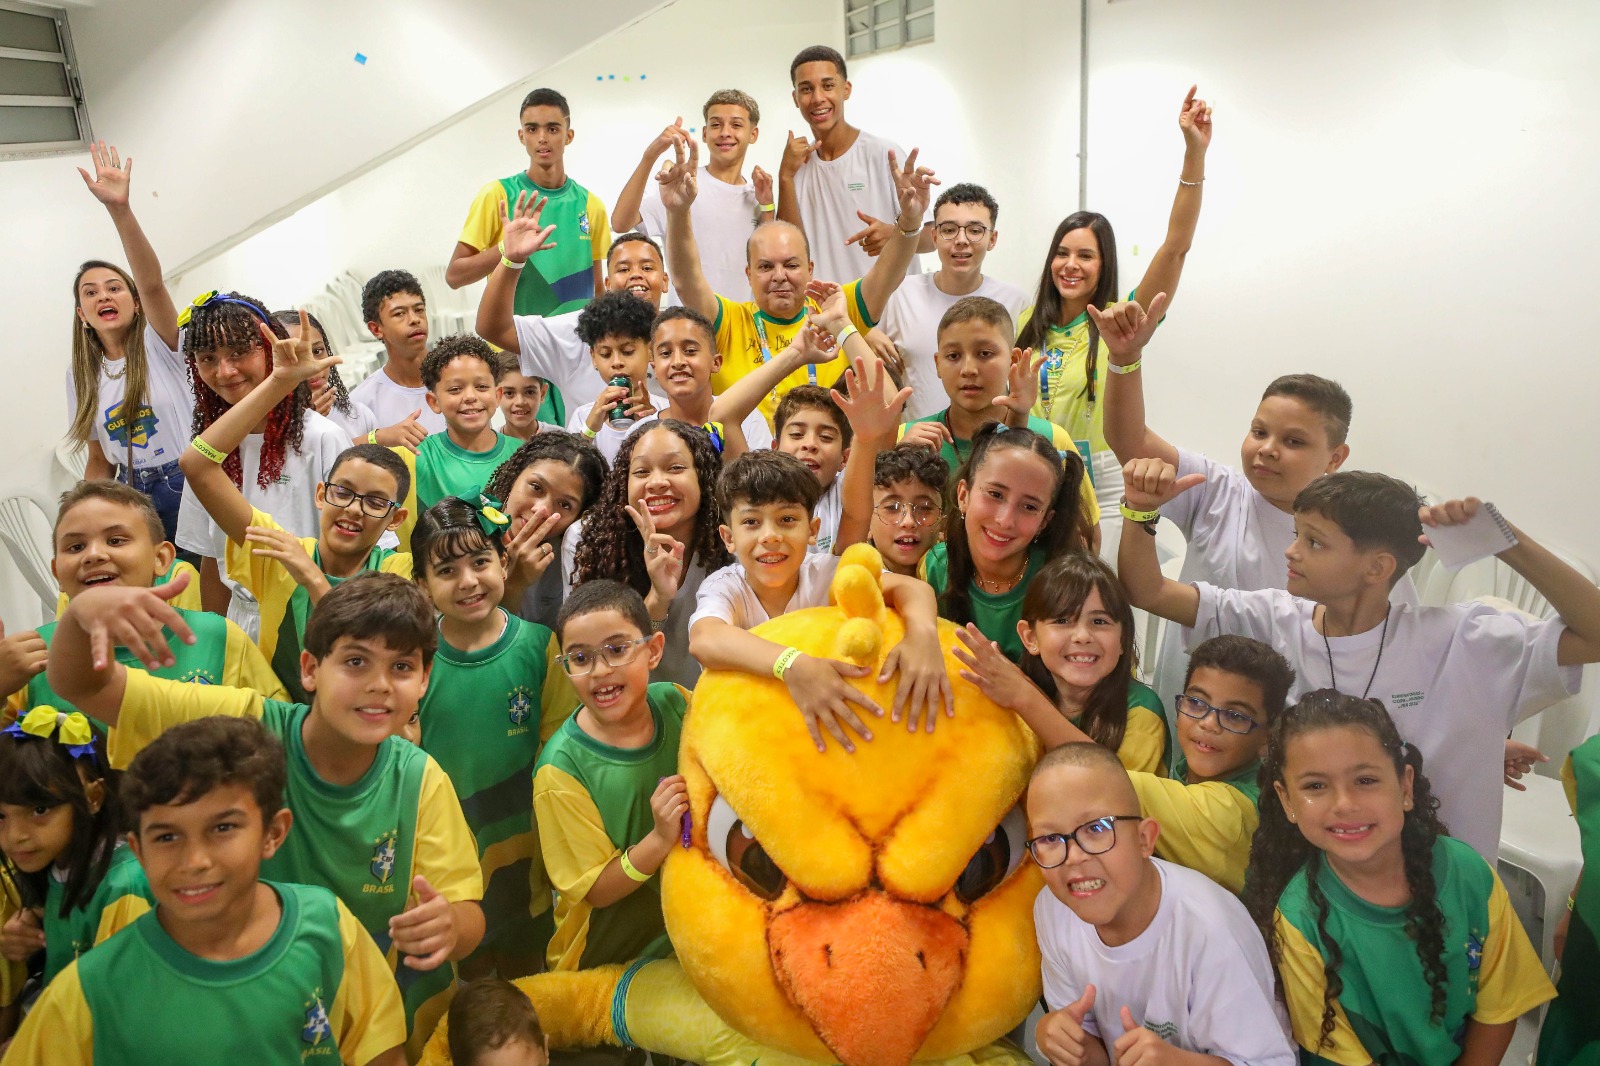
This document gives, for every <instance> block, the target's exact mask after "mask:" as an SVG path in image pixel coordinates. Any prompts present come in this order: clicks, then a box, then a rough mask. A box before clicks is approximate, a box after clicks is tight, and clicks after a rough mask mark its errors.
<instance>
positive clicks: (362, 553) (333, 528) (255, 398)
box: [180, 312, 411, 703]
mask: <svg viewBox="0 0 1600 1066" xmlns="http://www.w3.org/2000/svg"><path fill="white" fill-rule="evenodd" d="M261 336H262V340H263V342H265V343H266V345H267V349H268V351H270V352H271V353H272V369H271V372H270V374H268V376H267V377H266V378H265V379H264V380H263V381H262V382H261V383H260V384H259V385H257V386H256V387H255V388H253V389H251V390H250V392H249V393H248V394H247V395H246V396H244V397H243V398H242V399H240V400H239V401H238V402H237V403H235V404H234V405H233V406H232V407H230V408H228V409H227V410H226V411H224V412H223V413H222V415H221V416H220V417H218V418H217V420H216V421H215V422H212V423H211V424H210V425H209V426H207V427H206V428H205V430H204V432H202V433H201V434H200V435H199V436H198V437H196V438H195V439H194V443H193V444H192V445H190V447H189V448H188V449H187V450H185V451H184V453H183V457H182V459H181V460H180V462H181V464H182V467H183V473H184V477H185V478H186V479H187V482H188V485H189V489H190V491H191V492H193V493H194V495H195V497H196V498H197V499H198V500H199V501H200V504H201V505H202V506H203V507H205V509H206V512H207V513H208V514H209V515H210V516H211V519H212V521H214V522H215V523H216V524H217V526H218V528H219V529H221V530H222V532H223V533H224V534H226V535H227V538H228V544H227V548H226V550H225V561H226V567H227V574H228V578H229V580H231V581H233V582H235V583H237V584H238V585H239V587H241V588H243V589H245V590H247V591H248V592H249V593H250V594H251V595H252V596H254V597H255V599H256V601H257V602H258V603H259V604H260V609H261V635H260V637H259V638H258V641H257V643H259V644H260V646H261V651H262V653H263V654H264V655H266V657H267V659H268V661H269V662H271V664H272V669H273V672H274V673H275V674H277V675H278V679H279V680H280V681H282V682H283V686H284V688H285V689H286V690H288V693H289V699H290V700H292V701H294V702H297V703H305V702H308V701H309V696H310V693H309V692H308V691H307V690H306V688H305V686H304V685H303V684H302V682H301V674H302V670H301V663H300V653H301V651H302V649H303V647H304V643H305V630H306V619H307V618H308V617H309V616H310V614H311V608H312V607H313V606H315V605H316V603H317V602H318V601H319V600H321V599H322V597H323V596H324V595H325V594H326V593H327V592H328V590H329V589H330V588H332V587H333V586H334V585H336V584H338V583H339V582H340V581H342V580H344V579H346V578H349V577H352V576H354V575H356V574H359V573H361V572H362V571H364V570H381V571H385V572H387V573H395V574H399V575H400V576H401V577H405V578H409V577H410V576H411V556H410V555H408V554H406V553H404V552H396V551H393V550H391V549H388V548H380V547H379V546H378V540H379V538H381V537H382V536H383V534H384V533H385V532H387V531H388V530H391V529H394V528H395V527H396V526H399V525H400V524H401V523H402V522H403V521H404V520H405V517H406V511H405V508H404V507H402V506H401V505H400V503H399V502H398V501H401V500H404V499H405V498H406V493H407V491H408V490H409V488H410V487H411V474H410V471H409V470H408V469H407V467H406V464H405V462H404V461H403V460H401V458H400V457H399V456H398V455H397V454H395V452H394V451H392V450H391V449H389V448H385V447H383V446H382V445H380V444H357V445H355V446H354V447H350V448H346V449H345V450H344V451H342V452H340V453H339V456H338V458H336V459H335V460H334V461H333V464H332V466H331V467H329V469H328V472H327V474H326V476H324V478H323V480H322V482H321V483H320V484H318V485H317V489H316V505H317V510H318V511H319V512H320V514H319V516H318V526H317V536H316V537H314V538H313V537H296V536H295V535H294V534H293V533H291V532H289V531H288V530H286V529H284V528H283V527H282V526H280V525H279V524H278V523H277V522H276V521H274V519H273V517H272V516H271V515H269V514H267V513H265V512H263V511H261V510H259V509H257V508H255V507H253V506H251V504H250V501H249V500H247V499H246V498H245V495H244V493H243V492H241V491H240V489H239V486H237V485H235V484H234V483H233V480H232V479H231V478H230V477H229V476H228V474H227V471H226V470H225V469H224V468H223V466H222V462H221V460H222V459H223V458H224V457H226V456H227V455H228V453H230V452H232V451H233V450H234V449H235V448H237V447H239V445H240V443H241V442H242V441H243V440H244V438H245V436H246V435H247V434H249V432H250V430H251V427H252V426H254V425H255V424H256V423H257V422H259V421H260V420H262V419H263V418H266V417H267V413H268V412H269V411H271V410H272V409H273V408H274V407H275V406H276V405H277V404H278V403H279V402H281V401H282V400H283V398H284V397H286V396H289V395H291V394H292V393H294V391H295V390H296V389H297V388H298V387H299V386H300V384H301V383H302V382H305V381H309V380H310V379H311V378H313V377H316V376H318V375H321V374H325V373H326V372H327V370H328V368H329V367H332V366H333V365H335V364H336V363H338V362H339V361H340V360H339V357H338V356H326V357H323V358H317V357H315V356H314V355H313V354H312V347H313V344H314V340H315V337H314V334H313V332H312V331H311V330H310V329H309V328H308V323H307V322H306V319H305V315H304V312H302V314H301V323H300V330H299V334H298V336H296V337H293V338H280V337H277V336H276V335H273V334H270V333H269V332H268V331H267V330H266V329H265V328H263V329H262V330H261Z"/></svg>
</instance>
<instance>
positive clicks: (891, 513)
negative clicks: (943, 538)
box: [872, 500, 944, 526]
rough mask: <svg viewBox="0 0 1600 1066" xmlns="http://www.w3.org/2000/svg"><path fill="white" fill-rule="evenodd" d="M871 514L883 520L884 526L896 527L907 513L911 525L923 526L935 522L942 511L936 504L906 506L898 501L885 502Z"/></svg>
mask: <svg viewBox="0 0 1600 1066" xmlns="http://www.w3.org/2000/svg"><path fill="white" fill-rule="evenodd" d="M872 513H873V514H875V515H877V516H878V517H879V518H880V519H882V520H883V522H884V524H885V525H891V526H897V525H899V524H900V520H901V519H902V518H904V517H905V516H906V515H907V514H908V513H909V514H910V515H911V524H912V525H914V526H925V525H927V524H928V523H930V522H936V521H938V519H939V516H940V515H942V514H943V513H944V510H943V509H942V508H941V507H939V505H938V504H932V503H913V504H909V505H908V504H906V503H904V502H902V501H900V500H885V501H884V502H883V503H880V504H878V506H876V507H874V508H873V509H872Z"/></svg>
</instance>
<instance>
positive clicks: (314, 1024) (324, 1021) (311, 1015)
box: [300, 996, 333, 1045]
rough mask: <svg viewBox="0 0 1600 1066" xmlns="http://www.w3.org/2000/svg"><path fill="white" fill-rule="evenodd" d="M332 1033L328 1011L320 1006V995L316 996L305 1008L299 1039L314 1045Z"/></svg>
mask: <svg viewBox="0 0 1600 1066" xmlns="http://www.w3.org/2000/svg"><path fill="white" fill-rule="evenodd" d="M332 1035H333V1029H332V1027H330V1026H329V1025H328V1012H327V1011H326V1010H324V1009H323V1008H322V997H321V996H317V997H316V998H315V999H313V1000H312V1002H311V1006H309V1007H307V1008H306V1027H305V1028H304V1029H302V1030H300V1039H301V1040H303V1041H305V1042H306V1043H308V1044H313V1045H315V1044H320V1043H322V1042H323V1041H324V1040H326V1039H328V1037H330V1036H332Z"/></svg>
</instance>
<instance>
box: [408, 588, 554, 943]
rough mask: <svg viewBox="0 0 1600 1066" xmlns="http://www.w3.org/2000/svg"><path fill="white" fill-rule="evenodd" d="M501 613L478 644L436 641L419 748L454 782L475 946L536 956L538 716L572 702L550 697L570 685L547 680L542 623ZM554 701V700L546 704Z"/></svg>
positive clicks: (541, 900) (550, 675) (547, 642)
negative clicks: (468, 843) (468, 835)
mask: <svg viewBox="0 0 1600 1066" xmlns="http://www.w3.org/2000/svg"><path fill="white" fill-rule="evenodd" d="M501 614H502V615H503V616H504V617H505V619H506V623H505V631H504V632H503V633H501V635H500V639H498V640H496V641H495V642H494V643H493V644H491V645H489V646H488V647H487V648H482V649H480V650H478V651H470V652H468V651H461V650H460V649H458V648H454V647H452V646H451V645H450V644H449V643H447V642H446V641H445V640H444V638H443V636H441V637H440V638H439V650H438V652H437V653H436V654H435V655H434V657H433V670H432V672H431V673H430V674H429V676H428V694H427V695H426V696H425V697H424V698H423V700H422V707H421V709H420V714H419V717H420V719H421V725H422V748H423V750H424V751H426V752H427V753H428V754H429V755H431V756H433V758H434V759H435V761H437V762H438V763H439V766H440V768H442V769H443V770H444V772H445V773H446V774H448V775H449V777H450V781H451V783H452V784H454V785H455V789H456V795H457V796H458V797H459V798H460V800H461V810H462V813H463V814H465V815H466V817H467V825H468V826H469V827H470V828H471V829H472V833H473V836H474V838H475V839H476V840H477V843H478V859H479V861H480V862H481V863H482V864H483V911H484V918H485V920H486V922H487V932H486V933H485V935H484V943H485V944H491V943H494V942H496V941H500V942H505V943H512V942H519V943H520V944H521V947H523V948H531V947H534V946H536V947H537V948H538V953H539V954H540V955H542V954H543V946H542V945H528V944H526V943H525V941H526V940H527V938H528V937H529V936H532V935H533V934H532V928H533V921H532V919H533V917H534V916H535V915H539V914H543V913H544V912H546V911H548V910H549V909H550V893H549V886H548V882H547V881H546V879H545V874H544V862H543V860H542V859H540V856H539V836H538V832H537V830H536V829H535V827H534V822H533V768H534V764H535V763H536V762H537V761H538V759H539V747H540V738H541V736H542V735H543V730H542V729H541V723H542V722H543V721H545V720H547V718H550V717H554V716H560V717H565V716H566V715H568V714H571V713H572V710H573V708H574V707H575V706H576V701H575V700H572V699H570V698H568V699H564V700H563V699H562V697H561V695H558V694H557V693H562V694H564V695H565V696H567V697H570V696H571V689H570V688H567V687H566V686H565V685H559V684H549V683H547V682H556V681H559V680H560V679H559V678H557V677H556V676H555V675H556V674H559V673H560V668H559V667H557V666H554V665H553V664H552V663H551V661H550V660H551V657H552V656H551V642H552V640H553V639H554V638H553V636H552V634H551V632H550V630H548V629H546V628H545V627H544V626H541V625H535V624H534V623H532V622H524V621H523V620H522V619H520V618H518V617H516V616H515V615H507V614H506V613H505V612H504V611H502V612H501ZM563 676H564V675H563ZM547 692H548V693H549V695H548V696H547ZM556 700H561V705H559V706H555V705H552V704H553V703H554V701H556ZM558 720H559V719H558ZM535 887H537V888H538V889H539V890H540V891H539V892H538V893H537V894H535ZM530 953H531V952H530Z"/></svg>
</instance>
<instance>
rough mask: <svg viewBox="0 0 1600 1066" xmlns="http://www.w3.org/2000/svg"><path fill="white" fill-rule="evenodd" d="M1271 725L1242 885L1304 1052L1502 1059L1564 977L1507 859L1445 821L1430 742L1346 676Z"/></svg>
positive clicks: (1475, 1064)
mask: <svg viewBox="0 0 1600 1066" xmlns="http://www.w3.org/2000/svg"><path fill="white" fill-rule="evenodd" d="M1271 729H1272V732H1271V737H1270V739H1269V742H1268V745H1267V755H1266V758H1265V759H1264V760H1263V761H1262V765H1261V778H1260V780H1261V823H1260V825H1259V827H1258V828H1257V829H1256V833H1255V838H1254V841H1253V842H1252V848H1251V856H1250V868H1249V872H1248V873H1247V875H1246V878H1245V888H1244V901H1245V906H1246V907H1247V908H1248V909H1249V911H1250V914H1251V917H1252V918H1254V919H1255V922H1256V925H1257V926H1258V927H1259V928H1260V929H1261V932H1262V935H1263V936H1265V937H1266V940H1267V946H1268V949H1269V951H1270V953H1271V955H1272V960H1273V963H1274V965H1275V966H1276V967H1277V970H1278V980H1279V988H1280V990H1281V992H1282V994H1283V996H1284V998H1285V1000H1286V1001H1287V1003H1288V1007H1289V1017H1290V1021H1291V1022H1292V1024H1293V1028H1294V1037H1295V1041H1296V1042H1297V1043H1298V1044H1299V1045H1300V1047H1301V1048H1302V1049H1303V1054H1302V1056H1301V1062H1336V1063H1352V1064H1362V1066H1364V1064H1366V1063H1382V1064H1385V1066H1387V1064H1391V1063H1392V1064H1395V1066H1411V1064H1417V1066H1432V1064H1439V1066H1445V1064H1448V1063H1455V1064H1458V1066H1489V1064H1492V1063H1498V1062H1499V1061H1500V1059H1501V1057H1502V1056H1503V1055H1504V1054H1505V1052H1506V1048H1507V1047H1508V1046H1509V1045H1510V1043H1511V1035H1512V1031H1513V1030H1514V1028H1515V1027H1516V1021H1517V1018H1518V1017H1519V1016H1521V1015H1522V1014H1523V1013H1525V1012H1526V1011H1529V1010H1532V1009H1533V1008H1535V1007H1537V1006H1539V1005H1540V1004H1541V1003H1544V1002H1545V1001H1547V1000H1549V999H1550V998H1551V997H1553V996H1554V995H1555V989H1554V988H1553V987H1552V986H1551V984H1550V980H1549V978H1548V977H1546V976H1545V973H1544V969H1543V966H1542V965H1541V963H1540V961H1539V956H1538V954H1537V953H1536V952H1535V951H1534V949H1533V945H1532V944H1530V943H1529V942H1528V936H1527V934H1526V933H1525V932H1524V931H1523V929H1522V925H1521V923H1520V922H1519V921H1518V920H1517V916H1516V914H1515V913H1514V912H1513V911H1512V909H1511V903H1510V900H1509V899H1508V897H1507V896H1506V890H1505V886H1504V885H1502V884H1501V883H1500V878H1499V877H1498V876H1497V875H1496V874H1495V872H1494V869H1493V868H1492V867H1491V866H1489V864H1488V863H1487V862H1485V861H1484V859H1483V857H1482V856H1480V855H1479V854H1478V853H1477V852H1476V851H1474V850H1473V849H1472V848H1471V847H1470V846H1469V845H1467V844H1465V843H1463V842H1461V841H1458V840H1456V839H1454V838H1452V837H1450V836H1449V835H1447V834H1448V831H1447V830H1446V828H1445V826H1444V824H1443V823H1442V822H1440V820H1439V813H1438V811H1439V801H1438V798H1437V797H1435V796H1434V794H1433V789H1432V787H1431V786H1430V785H1429V783H1428V778H1427V777H1426V776H1425V775H1424V774H1423V772H1422V756H1421V754H1420V753H1419V752H1418V751H1417V749H1416V748H1415V747H1413V746H1412V745H1410V744H1408V743H1406V742H1404V741H1402V740H1401V739H1400V734H1399V732H1398V731H1397V730H1396V729H1395V726H1394V722H1393V721H1392V720H1391V719H1390V717H1389V714H1388V712H1387V711H1386V710H1385V709H1384V707H1383V704H1382V703H1381V702H1379V701H1378V700H1364V699H1358V698H1356V697H1354V696H1346V695H1343V694H1342V693H1339V692H1336V691H1335V690H1333V689H1318V690H1317V691H1315V692H1311V693H1308V694H1307V695H1306V696H1305V697H1304V698H1303V699H1301V701H1300V702H1299V703H1298V704H1297V705H1295V706H1294V707H1291V708H1289V709H1288V710H1287V711H1285V712H1284V713H1283V714H1281V715H1278V716H1277V717H1276V718H1275V719H1274V720H1273V722H1272V726H1271ZM1269 783H1270V785H1271V787H1270V788H1269V787H1268V785H1269Z"/></svg>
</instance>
